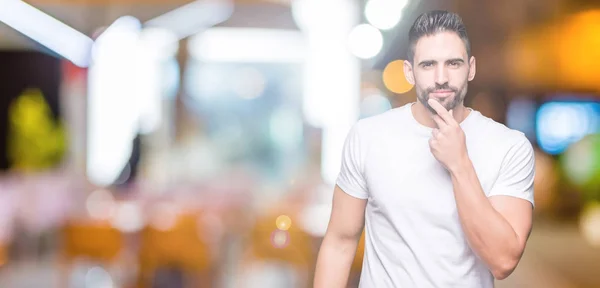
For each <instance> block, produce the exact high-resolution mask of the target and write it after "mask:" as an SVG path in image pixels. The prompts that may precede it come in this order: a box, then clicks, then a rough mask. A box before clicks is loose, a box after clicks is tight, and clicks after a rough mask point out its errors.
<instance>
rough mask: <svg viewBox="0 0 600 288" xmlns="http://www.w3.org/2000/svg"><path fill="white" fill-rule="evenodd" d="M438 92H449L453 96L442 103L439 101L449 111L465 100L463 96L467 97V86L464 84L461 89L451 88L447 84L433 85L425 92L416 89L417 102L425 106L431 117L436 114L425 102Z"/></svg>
mask: <svg viewBox="0 0 600 288" xmlns="http://www.w3.org/2000/svg"><path fill="white" fill-rule="evenodd" d="M438 90H449V91H452V93H453V94H454V95H453V96H452V97H447V98H445V99H444V100H443V101H439V102H440V104H442V106H444V108H446V110H448V111H450V110H451V109H454V108H455V107H456V106H458V104H461V103H462V102H463V100H464V99H465V95H467V84H466V82H465V85H464V86H463V87H462V88H461V89H459V88H456V87H452V86H450V85H449V84H448V83H445V84H443V85H439V84H435V86H434V87H429V88H427V89H425V90H421V89H417V99H419V102H421V104H423V106H425V108H427V110H429V111H430V112H431V113H432V114H433V115H437V112H436V111H435V110H434V109H433V108H432V107H431V106H430V105H429V103H427V101H428V100H429V98H430V94H431V93H433V92H435V91H438ZM434 99H435V98H434ZM436 100H437V99H436Z"/></svg>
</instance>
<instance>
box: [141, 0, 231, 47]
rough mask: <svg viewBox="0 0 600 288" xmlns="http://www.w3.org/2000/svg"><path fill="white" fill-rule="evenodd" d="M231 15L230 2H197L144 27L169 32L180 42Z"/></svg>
mask: <svg viewBox="0 0 600 288" xmlns="http://www.w3.org/2000/svg"><path fill="white" fill-rule="evenodd" d="M232 13H233V2H232V1H231V0H198V1H194V2H191V3H189V4H186V5H184V6H181V7H179V8H177V9H175V10H172V11H170V12H167V13H165V14H163V15H160V16H158V17H156V18H154V19H152V20H150V21H148V22H146V23H145V24H144V25H145V26H147V27H157V28H162V29H166V30H169V31H171V32H173V33H174V34H175V35H176V37H177V39H178V40H180V39H183V38H186V37H189V36H191V35H194V34H196V33H198V32H200V31H202V30H204V29H205V28H207V27H212V26H214V25H216V24H219V23H221V22H223V21H225V20H227V19H228V18H229V17H230V16H231V14H232Z"/></svg>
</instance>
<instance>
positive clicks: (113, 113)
mask: <svg viewBox="0 0 600 288" xmlns="http://www.w3.org/2000/svg"><path fill="white" fill-rule="evenodd" d="M140 32H141V24H140V22H139V21H138V20H137V19H136V18H134V17H131V16H125V17H121V18H119V19H117V20H116V21H115V22H114V23H113V24H112V25H111V26H110V27H109V28H108V29H106V31H104V33H103V34H102V35H100V37H98V39H97V40H96V43H95V44H94V47H93V63H92V65H91V67H90V69H89V77H88V79H89V83H88V89H89V92H88V94H89V98H88V109H89V110H88V131H89V133H88V141H87V142H88V149H87V176H88V178H89V179H90V181H91V182H92V183H94V184H96V185H99V186H106V185H110V184H112V183H113V182H114V181H115V180H116V179H117V178H118V176H119V174H120V172H121V170H122V169H123V167H125V165H126V163H127V161H128V160H129V157H130V155H131V151H132V145H133V139H134V137H135V135H136V132H137V129H138V128H139V127H138V124H139V123H138V121H139V114H140V113H139V111H138V110H139V109H140V108H139V107H138V106H139V105H138V104H139V103H138V101H137V100H138V97H137V95H139V91H137V89H136V88H137V87H136V86H135V85H132V78H133V79H134V80H135V78H136V77H137V76H136V75H137V74H138V70H139V69H137V65H136V64H137V58H136V57H137V56H139V53H138V52H139V49H138V48H139V46H138V44H139V41H138V39H139V35H140ZM146 85H148V84H147V83H146Z"/></svg>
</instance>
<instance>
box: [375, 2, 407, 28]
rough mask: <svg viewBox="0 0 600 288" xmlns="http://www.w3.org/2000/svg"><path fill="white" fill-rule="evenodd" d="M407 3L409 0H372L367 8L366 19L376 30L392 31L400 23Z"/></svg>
mask: <svg viewBox="0 0 600 288" xmlns="http://www.w3.org/2000/svg"><path fill="white" fill-rule="evenodd" d="M407 3H408V0H370V1H369V2H367V5H366V6H365V17H366V18H367V21H369V23H370V24H371V25H373V26H375V27H376V28H379V29H381V30H388V29H392V28H394V27H395V26H396V25H397V24H398V22H400V18H401V17H402V9H404V7H405V6H406V4H407Z"/></svg>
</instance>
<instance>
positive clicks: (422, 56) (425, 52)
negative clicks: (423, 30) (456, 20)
mask: <svg viewBox="0 0 600 288" xmlns="http://www.w3.org/2000/svg"><path fill="white" fill-rule="evenodd" d="M452 58H462V59H465V60H466V59H467V48H466V46H465V43H464V42H463V41H462V39H460V37H459V36H458V34H456V33H454V32H447V31H444V32H439V33H436V34H434V35H429V36H423V37H421V38H420V39H419V40H418V41H417V44H416V45H415V59H414V60H415V62H417V63H418V62H419V61H423V60H438V61H444V60H446V59H452Z"/></svg>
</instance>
